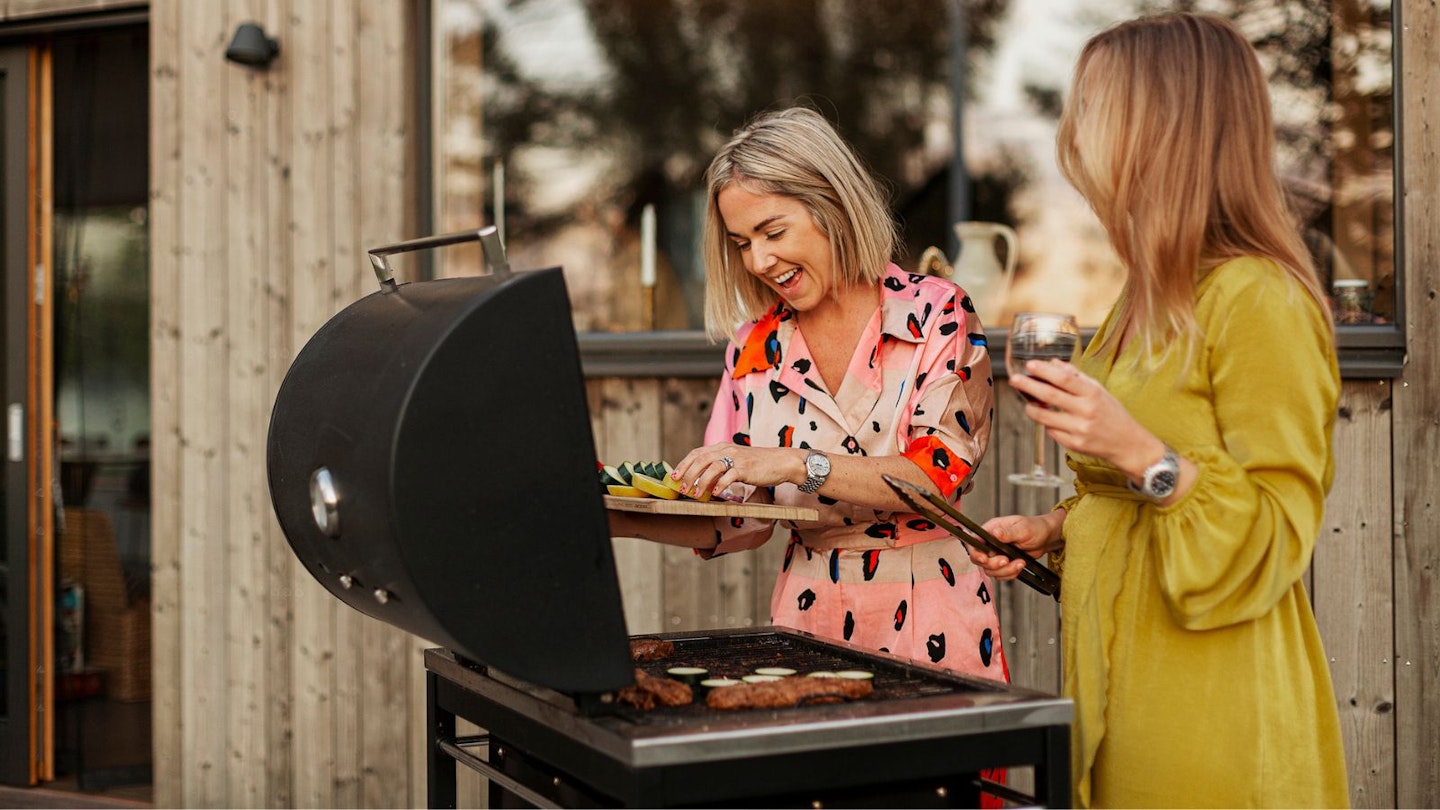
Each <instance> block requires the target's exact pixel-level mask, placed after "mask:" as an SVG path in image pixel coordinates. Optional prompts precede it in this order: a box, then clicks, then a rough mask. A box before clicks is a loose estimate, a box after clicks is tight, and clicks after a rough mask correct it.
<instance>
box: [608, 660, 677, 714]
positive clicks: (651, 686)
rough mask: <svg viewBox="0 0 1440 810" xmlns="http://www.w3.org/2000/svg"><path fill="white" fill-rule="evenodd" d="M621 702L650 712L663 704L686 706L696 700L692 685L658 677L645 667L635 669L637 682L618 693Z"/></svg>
mask: <svg viewBox="0 0 1440 810" xmlns="http://www.w3.org/2000/svg"><path fill="white" fill-rule="evenodd" d="M616 699H617V700H619V701H620V702H621V703H624V704H627V705H630V706H634V707H635V708H637V709H639V710H641V711H645V712H648V711H650V710H651V709H653V708H655V706H656V704H659V705H661V706H685V705H687V704H689V703H691V702H692V701H694V700H695V693H694V692H692V691H690V687H689V686H687V685H685V684H683V683H681V682H679V681H672V680H670V679H669V678H657V677H655V676H654V675H651V674H650V673H648V672H646V671H645V670H643V669H637V670H635V684H634V685H633V686H626V687H624V688H623V689H621V690H620V691H619V693H617V694H616Z"/></svg>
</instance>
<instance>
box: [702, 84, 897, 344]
mask: <svg viewBox="0 0 1440 810" xmlns="http://www.w3.org/2000/svg"><path fill="white" fill-rule="evenodd" d="M705 178H706V187H707V191H708V194H709V200H708V202H707V203H706V206H705V235H704V237H703V238H704V253H705V330H706V332H707V333H709V335H710V336H711V337H713V338H726V337H733V336H734V333H735V330H736V328H738V327H739V325H740V324H741V323H743V322H745V321H749V320H752V319H754V318H756V317H759V316H760V315H761V314H763V313H764V311H765V310H766V309H767V308H769V307H770V306H772V305H773V304H774V303H775V293H774V291H772V290H771V289H770V288H769V287H767V286H765V284H764V282H762V281H760V280H759V279H757V278H755V277H754V276H753V275H751V274H750V273H748V272H746V270H745V265H744V262H743V261H742V259H741V256H740V251H739V249H738V248H737V247H736V246H735V243H734V242H732V241H731V240H730V239H729V238H728V237H727V236H726V234H725V222H724V220H723V218H722V217H721V216H720V208H719V203H718V202H717V200H718V198H719V196H720V192H721V191H723V190H724V189H725V188H727V187H728V186H730V185H732V184H739V185H742V186H743V187H744V188H745V189H746V190H747V191H751V192H754V193H757V194H781V195H784V196H786V197H792V198H794V199H796V200H798V201H799V202H800V203H801V204H802V205H804V206H805V209H806V210H807V211H809V212H810V216H811V218H813V219H814V220H815V225H816V226H817V227H818V228H819V229H820V231H821V232H822V233H824V234H825V236H826V237H828V238H829V240H830V258H831V262H832V266H833V267H834V270H835V276H836V280H837V281H838V282H839V283H838V284H837V285H836V287H837V289H838V287H840V286H848V285H854V284H862V283H875V284H878V283H879V281H880V279H881V278H883V277H884V275H885V267H886V264H887V263H888V262H889V261H890V257H891V255H892V254H893V253H894V252H895V246H896V243H897V242H898V241H899V240H898V235H897V231H896V226H895V220H894V218H893V217H891V216H890V209H889V206H888V204H887V201H886V197H885V194H884V193H883V192H882V190H881V186H880V184H879V183H878V182H877V181H876V179H875V177H874V175H872V174H871V173H870V172H869V171H868V170H867V169H866V168H865V166H864V164H862V163H861V162H860V159H859V158H858V157H857V156H856V155H855V152H854V151H853V150H852V149H851V148H850V146H849V145H848V144H846V143H845V141H844V140H843V139H841V137H840V135H839V134H838V133H837V132H836V131H835V129H834V128H833V127H831V126H830V124H829V122H827V121H826V120H825V118H824V117H823V116H821V115H820V114H819V113H817V112H815V111H814V110H811V109H807V108H804V107H791V108H789V109H784V110H778V111H775V112H770V113H766V114H763V115H761V116H759V117H758V118H755V119H754V120H753V121H751V122H750V123H749V124H748V125H746V126H745V127H744V128H743V129H740V130H739V131H737V132H736V133H735V135H734V137H732V138H731V139H730V142H729V143H727V144H725V146H723V147H722V148H721V149H720V151H719V152H718V153H717V154H716V155H715V158H714V159H713V160H712V161H711V162H710V168H709V169H708V170H707V171H706V173H705Z"/></svg>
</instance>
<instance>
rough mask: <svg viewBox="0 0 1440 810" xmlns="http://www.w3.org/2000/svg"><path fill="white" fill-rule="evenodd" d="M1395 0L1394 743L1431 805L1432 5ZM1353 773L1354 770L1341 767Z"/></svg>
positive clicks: (1435, 88)
mask: <svg viewBox="0 0 1440 810" xmlns="http://www.w3.org/2000/svg"><path fill="white" fill-rule="evenodd" d="M1397 5H1398V6H1399V7H1400V20H1399V23H1400V24H1399V25H1398V26H1397V29H1398V31H1399V52H1400V54H1401V70H1400V82H1401V89H1402V92H1403V93H1404V101H1403V103H1402V105H1401V109H1400V134H1401V139H1402V140H1401V145H1402V147H1403V149H1404V154H1403V161H1404V162H1403V164H1402V166H1403V174H1402V176H1401V179H1400V183H1399V185H1398V189H1397V193H1398V196H1399V197H1400V199H1401V200H1402V201H1403V206H1404V210H1403V213H1402V217H1403V219H1402V220H1401V222H1402V230H1401V235H1400V249H1401V255H1402V257H1403V262H1404V264H1403V266H1402V267H1401V268H1399V269H1398V271H1397V272H1403V273H1404V277H1405V290H1406V293H1405V306H1406V311H1405V328H1406V345H1407V346H1408V347H1409V349H1410V352H1409V357H1408V358H1407V362H1406V364H1405V370H1404V373H1403V375H1402V376H1401V378H1400V379H1398V380H1396V382H1395V388H1394V391H1393V393H1394V406H1395V407H1394V425H1393V429H1392V430H1391V433H1390V442H1391V445H1392V446H1393V448H1394V450H1393V463H1392V466H1391V469H1392V470H1393V471H1394V475H1393V478H1392V480H1391V482H1390V485H1391V490H1392V492H1393V493H1394V501H1393V507H1394V511H1393V512H1392V518H1391V520H1390V521H1388V523H1389V528H1390V531H1391V535H1390V544H1391V546H1392V548H1393V554H1394V563H1395V568H1394V572H1393V580H1392V581H1393V583H1394V588H1395V593H1394V600H1395V657H1394V658H1392V659H1391V660H1392V661H1393V662H1394V666H1395V672H1396V674H1395V705H1396V714H1395V725H1396V734H1395V748H1396V751H1397V754H1398V761H1397V763H1396V770H1397V774H1396V777H1397V790H1396V796H1395V800H1396V803H1397V806H1399V807H1440V700H1437V699H1436V695H1437V694H1440V589H1437V588H1436V573H1437V572H1440V464H1437V463H1436V460H1437V459H1440V358H1437V356H1436V354H1437V352H1440V300H1437V293H1440V126H1436V122H1437V121H1440V8H1437V7H1436V4H1435V3H1433V2H1428V3H1427V2H1421V1H1420V0H1403V2H1399V3H1397ZM1352 770H1353V768H1352Z"/></svg>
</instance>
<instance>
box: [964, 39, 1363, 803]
mask: <svg viewBox="0 0 1440 810" xmlns="http://www.w3.org/2000/svg"><path fill="white" fill-rule="evenodd" d="M1058 152H1059V160H1060V165H1061V168H1062V170H1063V171H1064V173H1065V175H1066V177H1067V179H1069V181H1070V182H1071V183H1072V184H1073V185H1074V186H1075V187H1076V188H1077V189H1078V190H1079V191H1080V192H1081V194H1083V195H1084V197H1085V198H1086V200H1087V201H1088V202H1089V203H1090V205H1091V207H1092V208H1093V209H1094V210H1095V213H1096V214H1097V215H1098V216H1099V218H1100V221H1101V222H1102V223H1103V224H1104V226H1105V229H1106V231H1107V233H1108V235H1109V238H1110V241H1111V243H1112V244H1113V246H1114V247H1115V249H1116V251H1117V252H1118V254H1119V256H1120V258H1121V260H1122V261H1123V263H1124V265H1125V268H1126V271H1127V278H1126V283H1125V285H1124V288H1123V291H1122V293H1121V295H1120V297H1119V299H1118V301H1117V302H1116V304H1115V306H1114V308H1113V309H1112V310H1111V312H1110V314H1109V315H1108V316H1107V318H1106V320H1105V321H1104V323H1103V324H1102V326H1101V327H1100V329H1099V331H1098V332H1097V333H1096V335H1095V337H1094V338H1093V339H1092V340H1091V342H1090V345H1089V346H1088V347H1087V349H1086V351H1085V353H1084V355H1083V357H1082V358H1081V360H1080V362H1079V363H1078V364H1077V365H1075V366H1071V365H1069V364H1066V363H1062V362H1059V361H1045V362H1036V361H1031V362H1030V363H1029V364H1028V366H1027V368H1026V372H1027V375H1026V376H1019V377H1016V378H1014V379H1012V380H1011V384H1012V385H1013V386H1014V388H1015V389H1016V390H1017V391H1020V392H1022V393H1024V394H1028V395H1030V396H1031V397H1034V398H1035V399H1036V400H1038V401H1039V403H1040V404H1038V405H1037V404H1031V405H1027V406H1026V408H1025V412H1026V415H1027V416H1029V417H1030V418H1032V419H1035V420H1036V421H1038V422H1040V423H1041V424H1043V425H1045V427H1046V428H1047V430H1048V432H1049V434H1050V435H1051V436H1052V437H1054V439H1055V440H1056V441H1057V442H1059V443H1060V444H1061V445H1063V446H1064V447H1065V448H1066V449H1067V450H1068V460H1069V464H1070V466H1071V467H1072V468H1073V469H1074V470H1075V473H1076V492H1077V494H1076V496H1075V497H1073V498H1070V499H1067V500H1066V501H1064V502H1063V503H1061V504H1060V505H1059V506H1058V507H1057V508H1056V509H1055V510H1053V511H1052V512H1050V513H1048V514H1045V515H1040V516H1019V515H1010V516H1006V517H999V518H996V519H994V520H992V521H990V522H989V523H988V524H987V528H989V529H990V530H991V531H992V532H994V533H995V534H997V535H999V536H1001V537H1004V538H1007V539H1009V540H1011V541H1012V542H1015V543H1017V544H1019V545H1021V546H1022V547H1024V548H1026V549H1027V550H1029V551H1031V552H1032V553H1034V554H1036V555H1039V554H1042V553H1047V552H1048V553H1050V554H1051V555H1052V559H1053V560H1054V562H1055V564H1056V565H1058V566H1060V567H1061V569H1062V576H1063V578H1064V591H1063V593H1064V596H1063V599H1062V602H1061V631H1062V642H1063V647H1062V649H1063V668H1064V689H1065V693H1066V694H1067V695H1069V696H1070V697H1072V698H1073V699H1074V700H1075V707H1076V722H1075V726H1074V731H1073V743H1074V745H1073V758H1074V759H1073V767H1074V770H1073V777H1074V779H1075V783H1074V799H1075V803H1076V805H1077V806H1082V807H1084V806H1117V807H1118V806H1145V807H1176V806H1211V807H1245V806H1286V807H1320V806H1337V805H1345V804H1347V803H1348V794H1347V788H1346V777H1345V760H1344V751H1343V748H1342V744H1341V737H1340V727H1339V717H1338V712H1337V710H1336V706H1335V696H1334V689H1333V687H1332V685H1331V682H1330V673H1329V670H1328V667H1327V663H1326V661H1327V659H1326V657H1325V653H1324V650H1323V649H1322V647H1321V643H1320V636H1319V634H1318V632H1317V631H1316V626H1315V619H1314V616H1313V614H1312V612H1311V609H1310V602H1309V600H1308V598H1307V596H1306V593H1305V588H1304V585H1303V584H1302V577H1303V576H1304V574H1305V570H1306V568H1307V567H1308V565H1309V563H1310V557H1311V552H1312V551H1313V549H1314V546H1315V541H1316V538H1317V536H1318V534H1319V530H1320V522H1321V517H1322V515H1323V512H1324V506H1325V494H1326V492H1327V491H1328V489H1329V487H1330V483H1331V480H1332V477H1333V472H1334V467H1333V456H1332V449H1331V435H1332V428H1333V425H1334V418H1335V413H1336V406H1337V401H1338V397H1339V388H1340V379H1339V372H1338V368H1337V365H1336V359H1335V349H1334V330H1333V326H1332V324H1331V321H1330V317H1329V314H1328V309H1327V307H1326V305H1325V299H1324V294H1323V292H1322V291H1321V288H1320V286H1319V284H1318V282H1317V279H1316V275H1315V272H1314V269H1313V267H1312V265H1311V260H1310V258H1309V256H1308V254H1307V252H1306V249H1305V247H1304V244H1303V242H1302V241H1301V238H1300V234H1299V232H1298V231H1297V229H1296V227H1295V224H1294V222H1293V221H1292V220H1291V218H1290V217H1289V214H1288V213H1287V210H1286V207H1285V203H1284V200H1283V197H1282V195H1281V191H1280V186H1279V184H1278V182H1277V181H1276V176H1275V170H1274V165H1273V153H1274V134H1273V129H1272V123H1271V117H1270V106H1269V98H1268V95H1267V90H1266V84H1265V78H1264V75H1263V73H1262V72H1261V70H1260V66H1259V63H1258V61H1257V60H1256V57H1255V53H1254V51H1253V50H1252V49H1251V47H1250V46H1249V44H1248V43H1247V42H1246V41H1245V39H1244V38H1243V37H1242V36H1240V34H1239V33H1238V32H1237V31H1236V30H1235V29H1234V27H1233V26H1231V25H1230V24H1229V23H1228V22H1225V21H1224V20H1221V19H1218V18H1214V17H1210V16H1203V15H1193V14H1170V15H1165V16H1161V17H1151V18H1144V19H1140V20H1134V21H1130V22H1127V23H1122V24H1120V25H1118V26H1115V27H1113V28H1111V29H1109V30H1106V31H1104V32H1102V33H1100V34H1098V35H1097V36H1095V37H1094V38H1093V39H1092V40H1091V41H1090V42H1089V43H1088V44H1087V45H1086V47H1085V48H1084V50H1083V52H1082V54H1081V56H1080V60H1079V63H1078V64H1077V66H1076V69H1075V76H1074V81H1073V84H1072V87H1071V92H1070V96H1069V99H1068V101H1067V105H1066V108H1065V112H1064V114H1063V116H1062V118H1061V122H1060V131H1059V137H1058ZM972 559H974V561H975V562H976V563H977V564H980V565H982V566H984V567H986V568H987V569H989V570H990V571H991V572H992V573H993V574H994V575H996V576H997V577H1001V578H1014V577H1015V576H1016V575H1017V574H1018V572H1019V568H1020V565H1019V564H1017V563H1011V562H1009V561H1007V560H1005V559H1004V558H998V557H994V558H992V557H984V556H982V555H978V554H975V555H972Z"/></svg>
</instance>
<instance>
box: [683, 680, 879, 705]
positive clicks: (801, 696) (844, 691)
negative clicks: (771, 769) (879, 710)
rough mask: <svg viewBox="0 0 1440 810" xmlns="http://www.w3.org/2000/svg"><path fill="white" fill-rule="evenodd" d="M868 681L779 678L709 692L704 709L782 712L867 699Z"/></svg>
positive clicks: (871, 687) (869, 687) (873, 688)
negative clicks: (783, 710)
mask: <svg viewBox="0 0 1440 810" xmlns="http://www.w3.org/2000/svg"><path fill="white" fill-rule="evenodd" d="M874 691H875V687H874V686H872V685H871V683H870V681H869V680H851V679H849V678H782V679H780V680H778V681H768V682H765V683H742V684H737V685H735V686H727V687H725V688H723V689H711V690H710V693H709V694H708V695H706V696H705V705H707V706H709V707H710V708H712V709H785V708H789V707H791V706H799V705H801V704H805V703H840V702H841V701H845V700H859V699H861V698H864V697H869V696H870V694H871V693H872V692H874Z"/></svg>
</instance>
